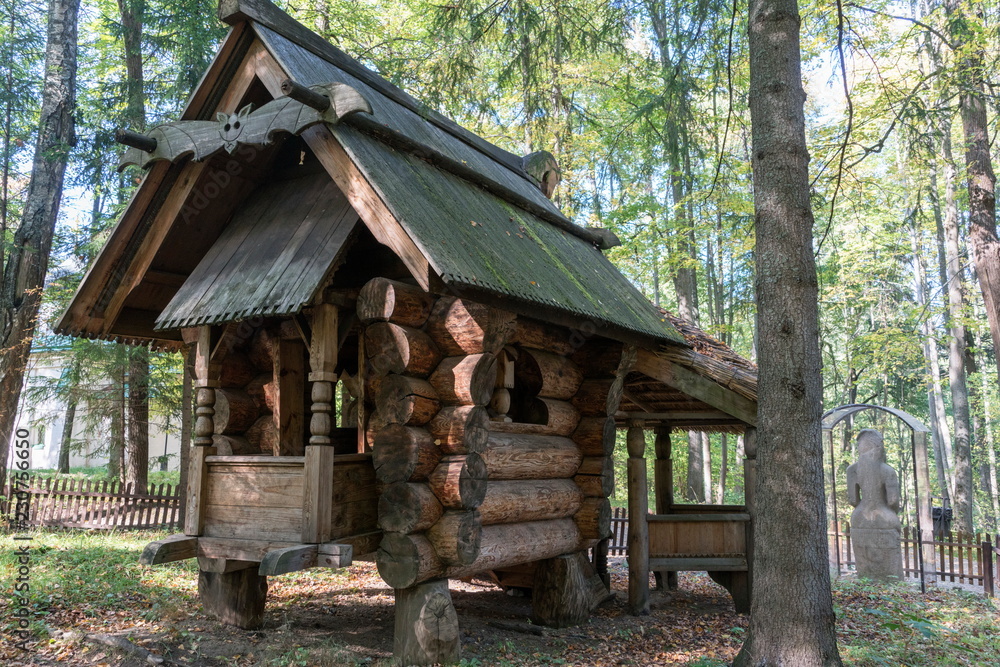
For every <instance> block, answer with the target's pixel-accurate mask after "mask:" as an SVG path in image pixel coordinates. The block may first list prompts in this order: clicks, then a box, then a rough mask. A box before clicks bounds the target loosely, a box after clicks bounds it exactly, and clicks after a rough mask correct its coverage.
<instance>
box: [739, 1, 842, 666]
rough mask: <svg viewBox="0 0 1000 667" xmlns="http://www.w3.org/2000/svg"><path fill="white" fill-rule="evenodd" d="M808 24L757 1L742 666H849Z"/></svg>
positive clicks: (753, 16) (753, 13)
mask: <svg viewBox="0 0 1000 667" xmlns="http://www.w3.org/2000/svg"><path fill="white" fill-rule="evenodd" d="M800 21H801V19H800V17H799V12H798V6H797V2H796V0H751V3H750V7H749V47H750V94H749V103H750V114H751V115H750V117H751V131H752V150H753V184H754V207H755V221H756V244H757V245H756V279H755V293H756V297H757V331H758V337H759V338H758V340H759V345H758V347H757V349H758V353H759V369H760V371H759V379H758V382H759V384H758V388H759V392H758V396H759V399H758V427H757V428H758V437H757V452H758V456H757V466H758V467H757V470H758V473H757V475H756V477H757V481H756V485H755V486H756V488H755V491H756V493H755V500H754V507H753V510H752V518H753V543H754V544H753V558H754V561H753V562H754V592H753V601H752V606H751V613H750V626H749V631H748V633H747V639H746V642H745V643H744V644H743V648H742V649H741V651H740V653H739V655H738V656H737V658H736V661H735V663H734V664H735V665H737V666H738V667H749V666H751V665H752V666H754V667H762V666H765V665H774V666H775V667H777V666H778V665H796V667H821V666H822V667H826V666H833V665H837V666H839V665H840V664H841V660H840V655H839V652H838V650H837V642H836V634H835V626H834V620H835V619H834V613H833V601H832V596H831V592H830V575H829V572H828V570H827V545H826V503H825V499H824V497H823V496H824V491H823V488H824V487H823V450H822V438H821V425H820V416H821V413H822V376H821V374H820V366H821V356H820V349H819V309H818V302H817V300H818V281H817V276H816V264H815V258H814V256H813V244H812V228H813V215H812V210H811V209H810V202H809V191H810V188H809V170H808V165H809V154H808V152H807V150H806V139H805V115H804V110H803V105H804V102H805V93H804V91H803V90H802V71H801V66H800V52H799V25H800ZM788 535H795V536H796V538H795V539H794V540H789V539H788Z"/></svg>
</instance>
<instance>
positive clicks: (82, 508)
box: [0, 476, 182, 530]
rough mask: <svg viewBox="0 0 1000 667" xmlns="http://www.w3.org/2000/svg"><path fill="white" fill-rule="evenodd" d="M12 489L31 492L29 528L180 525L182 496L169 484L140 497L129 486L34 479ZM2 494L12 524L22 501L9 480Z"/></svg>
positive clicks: (1, 505)
mask: <svg viewBox="0 0 1000 667" xmlns="http://www.w3.org/2000/svg"><path fill="white" fill-rule="evenodd" d="M14 491H17V492H27V494H28V496H27V497H28V501H27V502H28V512H27V525H29V526H52V527H58V528H91V529H99V530H110V529H112V528H116V529H119V530H142V529H152V528H176V527H177V526H178V525H179V517H180V506H181V500H182V498H181V495H182V494H181V492H180V489H179V488H178V487H176V486H173V485H170V484H160V485H159V486H155V485H152V486H150V487H149V489H148V491H149V492H148V493H147V494H140V493H136V492H135V489H134V488H133V485H132V484H130V483H129V484H121V483H120V482H118V481H111V482H109V481H107V480H93V479H66V478H62V479H53V478H38V477H34V476H32V477H29V478H28V479H27V482H26V484H23V485H20V484H19V485H18V486H16V487H15V489H14ZM3 496H4V500H3V502H2V503H0V512H2V513H3V515H4V516H6V517H8V518H9V520H13V517H12V516H11V514H12V513H13V511H14V508H15V507H16V505H17V502H18V501H17V499H16V498H13V497H12V495H11V485H10V483H9V482H8V484H7V485H6V487H5V488H4V493H3Z"/></svg>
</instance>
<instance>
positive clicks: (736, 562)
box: [649, 556, 747, 572]
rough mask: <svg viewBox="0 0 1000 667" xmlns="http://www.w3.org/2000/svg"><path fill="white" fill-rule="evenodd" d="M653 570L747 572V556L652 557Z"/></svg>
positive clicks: (651, 567) (650, 562)
mask: <svg viewBox="0 0 1000 667" xmlns="http://www.w3.org/2000/svg"><path fill="white" fill-rule="evenodd" d="M649 568H650V569H651V570H670V571H673V572H678V571H679V572H746V570H747V559H746V558H711V557H704V558H702V557H693V556H691V557H689V556H678V557H674V558H650V559H649Z"/></svg>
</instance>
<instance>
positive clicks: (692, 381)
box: [635, 350, 757, 426]
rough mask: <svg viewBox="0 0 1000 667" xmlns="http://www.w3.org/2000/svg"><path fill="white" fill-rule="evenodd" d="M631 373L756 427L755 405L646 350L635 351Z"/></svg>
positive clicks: (753, 402)
mask: <svg viewBox="0 0 1000 667" xmlns="http://www.w3.org/2000/svg"><path fill="white" fill-rule="evenodd" d="M635 370H637V371H639V372H640V373H642V374H643V375H646V376H648V377H651V378H653V379H655V380H659V381H660V382H662V383H663V384H666V385H669V386H671V387H674V388H675V389H679V390H681V391H683V392H684V393H685V394H687V395H689V396H691V397H693V398H697V399H698V400H700V401H702V402H704V403H707V404H708V405H710V406H712V407H713V408H716V409H718V410H721V411H722V412H725V413H726V414H729V415H732V416H734V417H736V418H737V419H739V420H741V421H743V422H744V423H746V424H748V425H750V426H756V425H757V404H756V402H755V401H751V400H750V399H748V398H745V397H744V396H741V395H739V394H737V393H736V392H734V391H732V390H730V389H727V388H725V387H723V386H722V385H719V384H716V383H715V382H713V381H712V380H709V379H708V378H706V377H703V376H701V375H698V374H697V373H695V372H694V371H691V370H688V369H687V368H684V367H683V366H680V365H678V364H675V363H673V362H672V361H668V360H666V359H663V358H661V357H659V356H657V355H656V353H655V352H651V351H649V350H639V353H638V358H637V359H636V364H635Z"/></svg>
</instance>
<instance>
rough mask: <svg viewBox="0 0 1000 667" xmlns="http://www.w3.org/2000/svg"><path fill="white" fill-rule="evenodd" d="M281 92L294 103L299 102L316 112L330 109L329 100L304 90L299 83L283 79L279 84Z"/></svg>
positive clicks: (306, 89)
mask: <svg viewBox="0 0 1000 667" xmlns="http://www.w3.org/2000/svg"><path fill="white" fill-rule="evenodd" d="M281 92H282V93H284V94H285V95H287V96H288V97H290V98H292V99H293V100H295V101H296V102H301V103H302V104H304V105H306V106H307V107H312V108H313V109H315V110H316V111H326V110H327V109H329V108H330V98H329V97H327V96H326V95H323V94H322V93H317V92H316V91H314V90H311V89H309V88H306V87H305V86H303V85H302V84H301V83H297V82H295V81H292V80H291V79H285V80H284V81H282V82H281Z"/></svg>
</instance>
